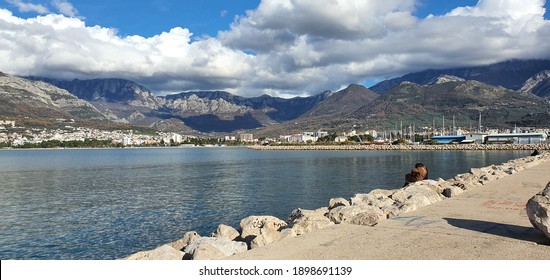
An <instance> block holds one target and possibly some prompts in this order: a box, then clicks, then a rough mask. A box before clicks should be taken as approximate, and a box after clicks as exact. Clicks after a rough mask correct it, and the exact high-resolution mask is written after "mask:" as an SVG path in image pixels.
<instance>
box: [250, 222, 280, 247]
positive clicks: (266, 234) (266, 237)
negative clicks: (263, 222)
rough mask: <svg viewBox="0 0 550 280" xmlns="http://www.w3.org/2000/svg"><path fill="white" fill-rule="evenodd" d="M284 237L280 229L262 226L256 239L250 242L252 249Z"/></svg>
mask: <svg viewBox="0 0 550 280" xmlns="http://www.w3.org/2000/svg"><path fill="white" fill-rule="evenodd" d="M282 237H283V236H282V234H281V232H280V231H277V230H274V229H272V228H268V227H265V228H260V234H259V235H257V236H256V237H254V239H252V241H251V242H250V249H254V248H258V247H262V246H265V245H267V244H271V243H273V242H275V241H279V240H281V239H282Z"/></svg>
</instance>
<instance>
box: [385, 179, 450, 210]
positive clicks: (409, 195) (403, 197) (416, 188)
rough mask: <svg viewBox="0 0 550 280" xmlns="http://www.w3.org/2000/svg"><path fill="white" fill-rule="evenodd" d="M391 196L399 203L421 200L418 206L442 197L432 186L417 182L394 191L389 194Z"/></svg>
mask: <svg viewBox="0 0 550 280" xmlns="http://www.w3.org/2000/svg"><path fill="white" fill-rule="evenodd" d="M391 198H392V199H393V200H395V201H397V202H398V203H401V204H410V203H415V202H414V201H418V202H422V203H421V204H420V205H419V207H422V206H426V205H429V204H431V203H435V202H438V201H441V200H442V199H443V198H442V196H441V195H440V194H439V193H438V192H437V191H435V190H433V188H432V187H430V186H428V185H425V184H421V183H418V182H417V183H415V184H411V185H408V186H407V187H405V188H402V189H400V190H398V191H396V192H395V193H394V194H392V195H391ZM426 202H427V204H426Z"/></svg>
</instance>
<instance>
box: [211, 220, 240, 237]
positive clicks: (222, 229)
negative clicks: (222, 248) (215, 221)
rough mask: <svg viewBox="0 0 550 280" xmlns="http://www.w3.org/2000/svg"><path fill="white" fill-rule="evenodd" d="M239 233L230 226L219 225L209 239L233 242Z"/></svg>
mask: <svg viewBox="0 0 550 280" xmlns="http://www.w3.org/2000/svg"><path fill="white" fill-rule="evenodd" d="M239 235H240V234H239V232H238V231H237V230H236V229H234V228H233V227H231V226H228V225H224V224H221V225H219V226H218V228H217V229H216V231H215V232H213V233H212V234H211V237H219V238H225V239H229V240H235V239H237V237H239Z"/></svg>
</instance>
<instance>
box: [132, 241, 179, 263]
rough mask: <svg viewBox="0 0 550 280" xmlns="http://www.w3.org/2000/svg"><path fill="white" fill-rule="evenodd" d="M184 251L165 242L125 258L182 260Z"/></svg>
mask: <svg viewBox="0 0 550 280" xmlns="http://www.w3.org/2000/svg"><path fill="white" fill-rule="evenodd" d="M183 256H184V253H183V252H182V251H180V250H177V249H175V248H173V247H172V246H170V245H168V244H165V245H162V246H160V247H158V248H155V249H153V250H149V251H142V252H137V253H135V254H133V255H131V256H128V257H126V258H125V260H182V259H183Z"/></svg>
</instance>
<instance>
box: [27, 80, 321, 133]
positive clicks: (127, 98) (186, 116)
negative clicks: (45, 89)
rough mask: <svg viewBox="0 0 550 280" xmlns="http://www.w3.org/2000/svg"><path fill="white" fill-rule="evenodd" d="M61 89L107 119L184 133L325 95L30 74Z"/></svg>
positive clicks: (274, 117)
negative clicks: (241, 92)
mask: <svg viewBox="0 0 550 280" xmlns="http://www.w3.org/2000/svg"><path fill="white" fill-rule="evenodd" d="M30 78H31V79H35V80H42V81H46V82H48V83H51V84H53V85H56V86H58V87H61V88H64V89H66V90H68V91H70V92H71V93H73V94H75V95H76V96H78V97H79V98H82V99H84V100H87V101H89V102H90V103H92V104H93V105H94V106H95V107H96V108H97V109H98V110H100V111H101V112H102V113H103V114H105V115H106V116H107V117H108V118H109V119H110V120H112V121H114V122H119V123H129V124H137V125H146V126H152V127H155V128H158V129H162V130H177V131H186V132H189V133H191V132H193V131H194V132H232V131H235V130H242V129H256V128H260V127H264V126H269V125H273V124H277V123H280V122H284V121H287V120H292V119H295V118H297V117H299V116H301V115H302V114H304V113H305V112H307V111H308V110H310V109H311V108H313V107H314V106H316V105H317V104H318V103H319V102H321V101H323V100H325V99H326V98H327V97H329V96H330V94H331V93H330V92H323V93H320V94H317V95H315V96H311V97H296V98H292V99H283V98H277V97H271V96H268V95H263V96H259V97H253V98H245V97H240V96H236V95H233V94H231V93H228V92H223V91H194V92H183V93H179V94H173V95H167V96H155V95H154V94H153V93H151V91H149V90H148V89H147V88H145V87H143V86H141V85H139V84H137V83H134V82H132V81H128V80H122V79H94V80H85V81H82V80H77V79H75V80H72V81H62V80H54V79H47V78H38V77H30Z"/></svg>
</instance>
